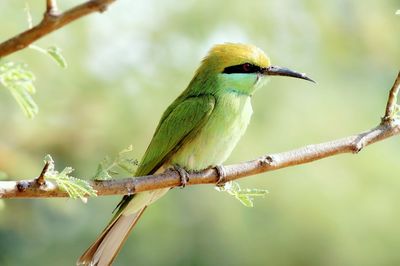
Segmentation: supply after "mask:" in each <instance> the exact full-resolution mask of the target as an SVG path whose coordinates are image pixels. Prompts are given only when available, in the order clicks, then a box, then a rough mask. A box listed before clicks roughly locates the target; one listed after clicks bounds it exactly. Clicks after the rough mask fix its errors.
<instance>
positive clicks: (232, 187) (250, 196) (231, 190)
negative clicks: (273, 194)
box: [216, 182, 268, 207]
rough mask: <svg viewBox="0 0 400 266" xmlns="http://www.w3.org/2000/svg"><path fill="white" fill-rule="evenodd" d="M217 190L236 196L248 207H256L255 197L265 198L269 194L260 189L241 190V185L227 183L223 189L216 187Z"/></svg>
mask: <svg viewBox="0 0 400 266" xmlns="http://www.w3.org/2000/svg"><path fill="white" fill-rule="evenodd" d="M216 189H217V190H218V191H220V192H223V191H225V192H227V193H228V194H230V195H232V196H234V197H235V198H236V199H237V200H239V201H240V202H241V203H242V204H243V205H244V206H246V207H254V202H253V201H254V198H255V197H264V196H265V194H267V193H268V191H267V190H265V189H258V188H252V189H250V188H245V189H242V188H240V185H239V183H237V182H227V183H225V185H224V186H223V187H216Z"/></svg>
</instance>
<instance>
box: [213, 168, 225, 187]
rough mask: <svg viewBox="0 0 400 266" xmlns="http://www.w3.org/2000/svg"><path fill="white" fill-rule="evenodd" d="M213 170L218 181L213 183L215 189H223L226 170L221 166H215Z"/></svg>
mask: <svg viewBox="0 0 400 266" xmlns="http://www.w3.org/2000/svg"><path fill="white" fill-rule="evenodd" d="M215 170H217V173H218V181H217V183H215V185H216V186H217V187H223V186H224V185H225V177H226V170H225V167H224V166H223V165H216V166H215Z"/></svg>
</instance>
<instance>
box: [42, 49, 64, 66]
mask: <svg viewBox="0 0 400 266" xmlns="http://www.w3.org/2000/svg"><path fill="white" fill-rule="evenodd" d="M46 51H47V54H48V55H50V56H51V58H53V60H54V61H55V62H56V63H57V64H58V65H59V66H60V67H62V68H67V66H68V65H67V60H65V57H64V56H63V55H62V54H61V51H62V50H61V48H59V47H56V46H51V47H49V48H47V50H46Z"/></svg>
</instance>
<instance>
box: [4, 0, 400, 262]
mask: <svg viewBox="0 0 400 266" xmlns="http://www.w3.org/2000/svg"><path fill="white" fill-rule="evenodd" d="M27 2H28V4H29V6H30V9H31V13H32V17H33V22H34V23H37V22H38V21H39V20H40V19H41V16H42V13H43V10H44V9H43V8H44V1H27ZM59 2H60V3H59V5H60V7H61V8H62V9H64V10H65V9H66V8H68V7H71V6H73V5H76V4H78V3H79V1H72V0H70V1H59ZM61 2H62V3H61ZM24 7H25V1H6V0H2V1H0V13H1V16H0V25H1V31H0V41H3V40H5V39H7V38H9V37H10V36H13V35H15V34H17V33H19V32H21V31H22V30H24V29H26V28H27V19H26V14H25V13H24ZM399 8H400V3H399V1H398V0H386V1H378V0H365V1H350V0H340V1H316V0H301V1H299V0H284V1H282V0H271V1H236V0H230V1H212V0H203V1H194V0H188V1H178V0H164V1H156V0H146V1H144V0H140V1H128V0H119V1H117V2H116V3H114V4H113V5H112V6H110V7H109V9H108V10H107V12H105V13H103V14H94V15H91V16H88V17H85V18H83V19H80V20H79V21H77V22H74V23H73V24H71V25H69V26H67V27H65V28H63V29H61V30H59V31H57V32H55V33H53V34H51V35H49V36H48V37H45V38H43V39H41V40H40V41H39V42H38V43H37V44H38V45H40V46H42V47H48V46H51V45H57V46H59V47H60V48H62V49H63V54H64V56H65V57H66V58H67V61H68V63H69V67H68V68H67V69H65V70H64V69H61V68H59V67H58V66H57V65H56V64H54V62H52V61H51V60H50V59H49V58H47V57H46V56H44V55H42V54H40V53H37V52H36V51H34V50H31V49H27V50H24V51H21V52H18V53H15V54H13V55H11V56H9V57H8V58H6V59H7V60H13V61H17V62H26V63H28V64H29V67H30V69H31V70H32V71H33V72H34V73H35V75H36V77H37V81H36V82H35V84H36V87H37V89H38V92H37V94H36V95H35V96H34V97H35V100H36V101H37V103H38V105H39V107H40V113H39V115H38V116H37V117H36V118H35V119H33V120H29V119H27V118H26V117H24V115H23V113H22V112H21V110H20V109H19V107H18V106H17V104H16V103H15V101H14V100H13V99H12V97H11V95H10V94H9V92H8V91H6V90H4V89H0V99H1V100H0V101H1V104H0V123H1V130H0V169H1V171H3V172H6V173H7V174H8V178H9V179H17V178H29V177H34V176H35V175H37V174H38V173H39V172H40V170H41V168H42V166H43V161H42V159H43V157H44V155H45V154H47V153H50V154H51V155H53V158H54V159H55V161H56V166H57V167H58V168H59V169H62V168H63V167H65V166H73V167H74V168H75V169H76V171H75V172H74V174H75V175H76V176H79V177H86V178H89V177H91V176H93V174H94V173H95V171H96V167H97V164H98V163H99V161H101V160H102V158H104V156H106V155H110V156H113V155H115V154H117V153H118V152H119V151H120V150H122V149H123V148H125V147H127V146H128V145H130V144H132V145H133V147H134V156H135V157H136V158H138V159H140V157H141V155H142V154H143V152H144V150H145V149H146V146H147V144H148V143H149V141H150V138H151V136H152V133H153V131H154V129H155V127H156V125H157V123H158V120H159V118H160V116H161V114H162V112H163V110H164V109H165V108H166V107H167V106H168V105H169V103H170V102H171V101H172V100H173V99H174V98H175V97H176V96H177V95H178V94H179V93H180V92H181V91H182V90H183V89H184V88H185V86H186V85H187V84H188V82H189V80H190V79H191V77H192V75H193V72H194V71H195V69H196V68H197V66H198V64H199V61H200V60H201V58H202V57H203V56H204V55H205V53H206V51H207V50H208V49H209V48H210V47H211V46H212V45H213V44H215V43H220V42H227V41H230V42H246V43H252V44H255V45H257V46H259V47H260V48H262V49H263V50H265V51H266V52H267V53H268V55H269V56H270V58H271V60H272V62H273V63H274V64H277V65H281V66H287V67H290V68H292V69H295V70H299V71H301V72H306V73H308V74H309V75H310V76H311V77H312V78H314V79H315V80H317V82H318V83H317V84H316V85H313V84H310V83H307V82H303V81H300V80H296V79H284V78H279V77H277V78H273V79H272V80H271V81H270V82H269V84H268V85H267V86H266V87H265V88H263V89H261V90H260V91H258V93H257V94H256V95H255V96H254V99H253V104H254V105H253V107H254V115H253V120H252V122H251V124H250V126H249V128H248V130H247V133H246V135H245V136H244V137H243V139H242V140H241V142H240V144H239V145H238V147H237V148H236V149H235V151H234V152H233V154H232V156H231V157H230V159H229V162H240V161H244V160H248V159H253V158H256V157H258V156H260V155H263V154H266V153H271V152H280V151H286V150H289V149H292V148H296V147H301V146H303V145H306V144H311V143H318V142H322V141H327V140H330V139H334V138H339V137H342V136H346V135H350V134H353V133H357V132H360V131H363V130H366V129H369V128H371V127H373V126H375V125H377V124H378V123H379V120H380V117H381V116H382V114H383V110H384V105H385V103H386V98H387V93H388V90H389V88H390V86H391V85H392V82H393V80H394V77H395V76H396V74H397V71H398V70H399V63H400V49H399V43H400V16H396V15H395V12H396V10H397V9H399ZM399 158H400V142H399V138H397V137H395V138H391V139H389V140H386V141H384V142H380V143H377V144H375V145H372V146H370V147H368V148H366V149H365V150H363V151H362V152H361V153H360V154H358V155H341V156H335V157H333V158H329V159H324V160H321V161H318V162H314V163H312V164H308V165H302V166H297V167H292V168H288V169H284V170H279V171H276V172H270V173H267V174H262V175H259V176H254V177H249V178H246V179H243V180H241V181H240V184H241V186H242V187H250V188H254V187H257V188H264V189H268V190H269V194H268V195H267V196H266V197H265V198H263V199H257V200H256V202H255V208H246V207H244V206H243V205H241V203H239V202H238V201H236V200H235V199H234V198H232V197H231V196H229V195H228V194H226V193H220V192H217V191H216V190H214V189H213V187H212V186H193V187H187V188H185V189H183V190H181V189H174V190H172V191H171V192H170V193H168V195H167V196H166V197H165V198H163V199H162V200H160V201H159V202H157V203H156V204H154V205H153V206H151V208H150V209H148V211H147V212H146V214H145V215H144V216H143V218H142V219H141V221H140V223H139V224H138V225H137V227H136V230H134V231H133V233H132V234H131V236H130V238H129V240H128V241H127V243H126V245H125V247H124V248H123V250H122V252H121V253H120V255H119V257H118V259H117V260H116V262H115V265H296V266H298V265H328V266H329V265H332V266H333V265H343V266H346V265H399V264H400V253H399V249H400V227H399V220H400V207H399V201H400V193H399V191H400V178H399V170H400V163H399ZM119 199H120V197H103V198H97V199H90V200H89V202H88V203H87V204H83V203H81V202H80V201H78V200H77V201H75V200H71V199H40V200H2V201H0V251H1V252H0V264H1V265H73V264H74V263H75V261H76V259H77V257H78V256H79V255H80V254H81V253H82V251H83V250H84V249H85V248H86V247H87V246H88V244H89V243H90V242H91V241H93V240H94V239H95V237H96V236H97V235H98V234H99V233H100V231H101V230H102V229H103V227H104V226H105V225H106V224H107V222H108V220H109V219H110V217H111V211H112V210H113V208H114V206H115V205H116V204H117V202H118V201H119Z"/></svg>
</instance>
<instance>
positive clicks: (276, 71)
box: [263, 66, 315, 83]
mask: <svg viewBox="0 0 400 266" xmlns="http://www.w3.org/2000/svg"><path fill="white" fill-rule="evenodd" d="M263 74H264V75H268V76H287V77H293V78H299V79H305V80H308V81H311V82H314V83H315V81H314V80H312V79H310V78H309V77H307V76H306V74H304V73H299V72H296V71H293V70H290V69H288V68H286V67H278V66H269V67H267V68H264V69H263Z"/></svg>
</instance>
